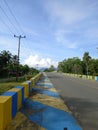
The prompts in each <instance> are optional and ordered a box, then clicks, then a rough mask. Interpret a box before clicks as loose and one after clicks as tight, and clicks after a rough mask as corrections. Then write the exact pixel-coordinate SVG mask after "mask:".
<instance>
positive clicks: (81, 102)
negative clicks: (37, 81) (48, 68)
mask: <svg viewBox="0 0 98 130" xmlns="http://www.w3.org/2000/svg"><path fill="white" fill-rule="evenodd" d="M47 75H48V77H49V79H50V80H51V82H52V83H53V85H54V86H55V88H56V89H57V90H58V92H59V94H60V95H61V97H62V98H63V100H64V101H65V103H66V104H67V105H68V107H69V109H70V110H71V111H72V113H73V115H74V116H75V118H76V119H77V121H78V123H79V124H80V126H81V127H82V128H83V130H98V82H97V81H90V80H85V79H81V78H73V77H69V76H65V75H64V74H62V73H53V72H52V73H47Z"/></svg>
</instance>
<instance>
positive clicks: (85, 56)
mask: <svg viewBox="0 0 98 130" xmlns="http://www.w3.org/2000/svg"><path fill="white" fill-rule="evenodd" d="M90 59H91V57H90V56H89V52H85V53H84V55H83V61H84V63H85V65H86V74H87V75H88V67H89V61H90Z"/></svg>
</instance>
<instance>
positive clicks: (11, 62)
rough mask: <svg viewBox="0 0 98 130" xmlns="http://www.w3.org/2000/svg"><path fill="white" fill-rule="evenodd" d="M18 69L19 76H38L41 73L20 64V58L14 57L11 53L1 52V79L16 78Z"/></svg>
mask: <svg viewBox="0 0 98 130" xmlns="http://www.w3.org/2000/svg"><path fill="white" fill-rule="evenodd" d="M17 67H18V75H19V76H23V75H25V74H30V75H33V74H37V73H38V72H39V71H38V70H36V69H34V68H30V67H29V66H28V65H21V64H20V63H18V56H17V55H12V54H11V53H10V52H9V51H6V50H4V51H1V53H0V78H9V77H16V74H17Z"/></svg>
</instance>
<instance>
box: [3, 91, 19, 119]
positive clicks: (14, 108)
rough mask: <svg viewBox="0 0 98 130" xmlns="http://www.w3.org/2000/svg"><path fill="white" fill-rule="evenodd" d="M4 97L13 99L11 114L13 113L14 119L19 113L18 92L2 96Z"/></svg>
mask: <svg viewBox="0 0 98 130" xmlns="http://www.w3.org/2000/svg"><path fill="white" fill-rule="evenodd" d="M2 96H6V97H9V96H10V97H11V98H12V99H11V107H12V108H11V110H12V111H11V113H12V118H13V117H14V116H15V115H16V113H17V110H18V108H17V98H18V95H17V92H9V91H8V92H5V93H4V94H2Z"/></svg>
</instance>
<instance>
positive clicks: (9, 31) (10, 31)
mask: <svg viewBox="0 0 98 130" xmlns="http://www.w3.org/2000/svg"><path fill="white" fill-rule="evenodd" d="M0 20H1V22H2V23H3V24H4V25H5V26H6V27H7V28H8V30H9V32H10V33H11V34H12V35H14V32H13V31H12V30H11V29H10V27H9V26H8V25H7V24H6V23H5V21H4V20H3V19H2V18H0Z"/></svg>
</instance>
